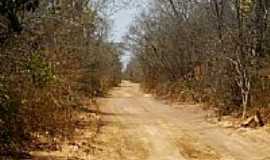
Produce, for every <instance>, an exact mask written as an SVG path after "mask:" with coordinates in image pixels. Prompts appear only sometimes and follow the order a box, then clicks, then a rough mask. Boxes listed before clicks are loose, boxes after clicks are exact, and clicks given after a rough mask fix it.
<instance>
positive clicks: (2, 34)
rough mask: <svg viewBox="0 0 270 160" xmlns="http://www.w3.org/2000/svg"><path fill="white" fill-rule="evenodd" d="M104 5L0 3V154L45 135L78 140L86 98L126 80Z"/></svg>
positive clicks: (76, 0)
mask: <svg viewBox="0 0 270 160" xmlns="http://www.w3.org/2000/svg"><path fill="white" fill-rule="evenodd" d="M99 3H103V5H104V4H105V3H106V1H102V2H101V1H89V0H62V1H61V0H60V1H59V0H58V1H47V0H0V50H1V52H0V153H1V155H2V154H11V153H14V152H15V151H19V150H21V149H26V147H27V145H26V144H28V142H30V141H31V140H33V139H35V138H36V137H37V136H40V135H45V136H49V137H55V136H63V137H68V136H70V135H72V132H73V129H74V125H73V123H71V122H72V120H73V113H74V111H75V110H76V109H77V108H78V107H80V101H81V99H83V98H86V99H89V100H90V98H94V97H96V96H100V95H103V94H104V93H106V91H107V90H108V89H109V88H111V87H113V86H115V85H117V84H118V83H119V82H120V78H121V77H120V76H121V64H120V62H119V57H120V52H119V48H118V46H117V45H116V44H113V43H111V42H109V41H108V40H107V34H108V33H107V32H108V28H109V27H108V24H107V20H106V17H105V16H104V15H103V14H102V13H101V12H99V11H100V10H102V8H101V7H102V5H100V4H99ZM100 6H101V7H100Z"/></svg>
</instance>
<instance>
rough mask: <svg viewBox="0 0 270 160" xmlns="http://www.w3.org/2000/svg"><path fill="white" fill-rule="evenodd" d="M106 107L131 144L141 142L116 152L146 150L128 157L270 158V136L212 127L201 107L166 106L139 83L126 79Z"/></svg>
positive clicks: (108, 119) (103, 101)
mask: <svg viewBox="0 0 270 160" xmlns="http://www.w3.org/2000/svg"><path fill="white" fill-rule="evenodd" d="M100 104H101V110H102V112H103V113H104V114H103V120H104V121H106V122H107V123H119V124H121V128H120V132H121V133H122V134H125V135H128V137H126V138H127V139H128V141H132V142H136V143H135V145H134V143H133V144H132V145H129V144H126V146H121V145H119V146H117V145H116V146H114V148H117V147H119V149H118V150H121V147H127V146H130V147H131V148H130V150H132V151H133V152H134V151H137V152H142V151H143V152H144V153H139V154H132V153H130V155H122V156H123V157H129V158H126V159H131V160H137V159H138V160H139V159H140V160H144V159H145V160H270V137H266V136H268V135H264V136H258V137H249V136H245V135H244V134H241V133H239V132H236V131H232V130H230V129H224V128H220V127H218V126H216V125H213V124H210V123H207V122H206V121H205V120H204V119H205V118H204V117H205V114H204V112H203V111H201V110H200V109H199V107H198V106H195V105H191V106H184V105H183V106H177V107H178V108H175V107H172V106H169V105H166V104H164V103H162V102H160V101H158V100H155V99H154V98H153V97H151V95H147V94H144V93H143V92H141V91H140V90H139V85H138V84H134V83H130V82H127V81H124V82H123V83H122V84H121V86H120V87H118V88H115V89H114V90H113V91H112V92H111V94H110V95H109V96H108V97H107V98H103V99H101V101H100ZM104 132H106V131H104ZM120 132H119V133H120ZM105 134H112V137H117V136H118V134H117V133H116V134H115V135H114V134H113V133H105ZM126 143H128V142H126ZM137 146H138V148H137ZM139 148H140V149H139ZM141 148H143V149H141ZM122 149H124V148H122ZM121 154H128V152H125V153H121ZM142 155H143V156H142ZM107 158H108V159H110V157H107ZM124 159H125V158H124Z"/></svg>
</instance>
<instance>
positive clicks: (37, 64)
mask: <svg viewBox="0 0 270 160" xmlns="http://www.w3.org/2000/svg"><path fill="white" fill-rule="evenodd" d="M26 68H27V71H28V73H29V74H30V75H31V77H32V82H33V84H34V85H35V86H38V87H44V86H46V85H47V84H48V83H49V82H51V81H52V80H53V79H54V77H55V74H54V71H53V69H52V65H50V64H48V62H46V61H45V59H44V57H42V56H41V55H39V54H37V53H34V54H32V56H31V57H30V61H29V62H28V64H27V67H26Z"/></svg>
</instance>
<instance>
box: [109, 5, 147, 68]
mask: <svg viewBox="0 0 270 160" xmlns="http://www.w3.org/2000/svg"><path fill="white" fill-rule="evenodd" d="M143 1H145V0H137V1H135V3H133V4H132V6H129V7H125V8H123V9H121V10H119V11H118V12H117V13H115V14H114V15H113V17H112V20H113V25H112V34H111V36H112V40H113V41H114V42H123V41H124V39H123V38H124V36H125V35H126V34H127V33H128V30H129V26H130V25H131V24H132V22H133V20H134V19H135V17H136V15H138V14H140V12H141V11H142V10H143V7H142V2H143ZM130 54H131V53H129V52H128V51H126V53H125V55H124V56H123V57H122V60H121V61H122V63H123V65H124V69H125V67H126V65H127V64H128V62H129V60H130Z"/></svg>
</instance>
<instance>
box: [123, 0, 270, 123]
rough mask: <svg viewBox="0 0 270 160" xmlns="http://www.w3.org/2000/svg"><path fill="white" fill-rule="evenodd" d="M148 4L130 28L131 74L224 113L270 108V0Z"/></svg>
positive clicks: (164, 92) (158, 0) (162, 91)
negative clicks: (149, 5) (146, 9)
mask: <svg viewBox="0 0 270 160" xmlns="http://www.w3.org/2000/svg"><path fill="white" fill-rule="evenodd" d="M151 4H152V5H151V7H150V9H149V10H148V11H145V12H144V13H143V14H141V16H139V17H137V20H136V22H135V24H134V25H133V26H132V27H131V28H130V33H129V35H128V36H127V39H128V40H129V42H130V48H131V51H132V52H133V53H134V56H133V58H132V61H131V63H130V64H129V65H128V67H127V75H128V77H129V79H132V80H135V81H139V82H142V87H143V88H144V89H145V90H146V91H150V92H154V93H156V94H157V95H160V96H166V97H171V98H173V99H177V100H179V101H190V100H192V101H195V102H207V103H208V104H212V105H213V106H215V107H218V108H219V110H220V111H221V113H222V114H232V113H241V115H242V117H243V118H245V117H246V116H247V115H248V113H251V112H252V111H255V110H259V111H260V112H262V111H264V112H262V113H266V112H265V111H267V110H269V109H270V108H269V103H270V96H269V93H270V78H269V76H270V68H269V67H270V65H269V62H270V57H269V56H270V55H269V53H270V48H269V47H270V39H269V35H270V27H269V24H270V17H269V12H270V3H269V1H267V0H210V1H208V0H201V1H197V0H181V1H180V0H167V1H164V0H155V1H152V3H151ZM239 116H240V114H239ZM265 117H267V116H265Z"/></svg>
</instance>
